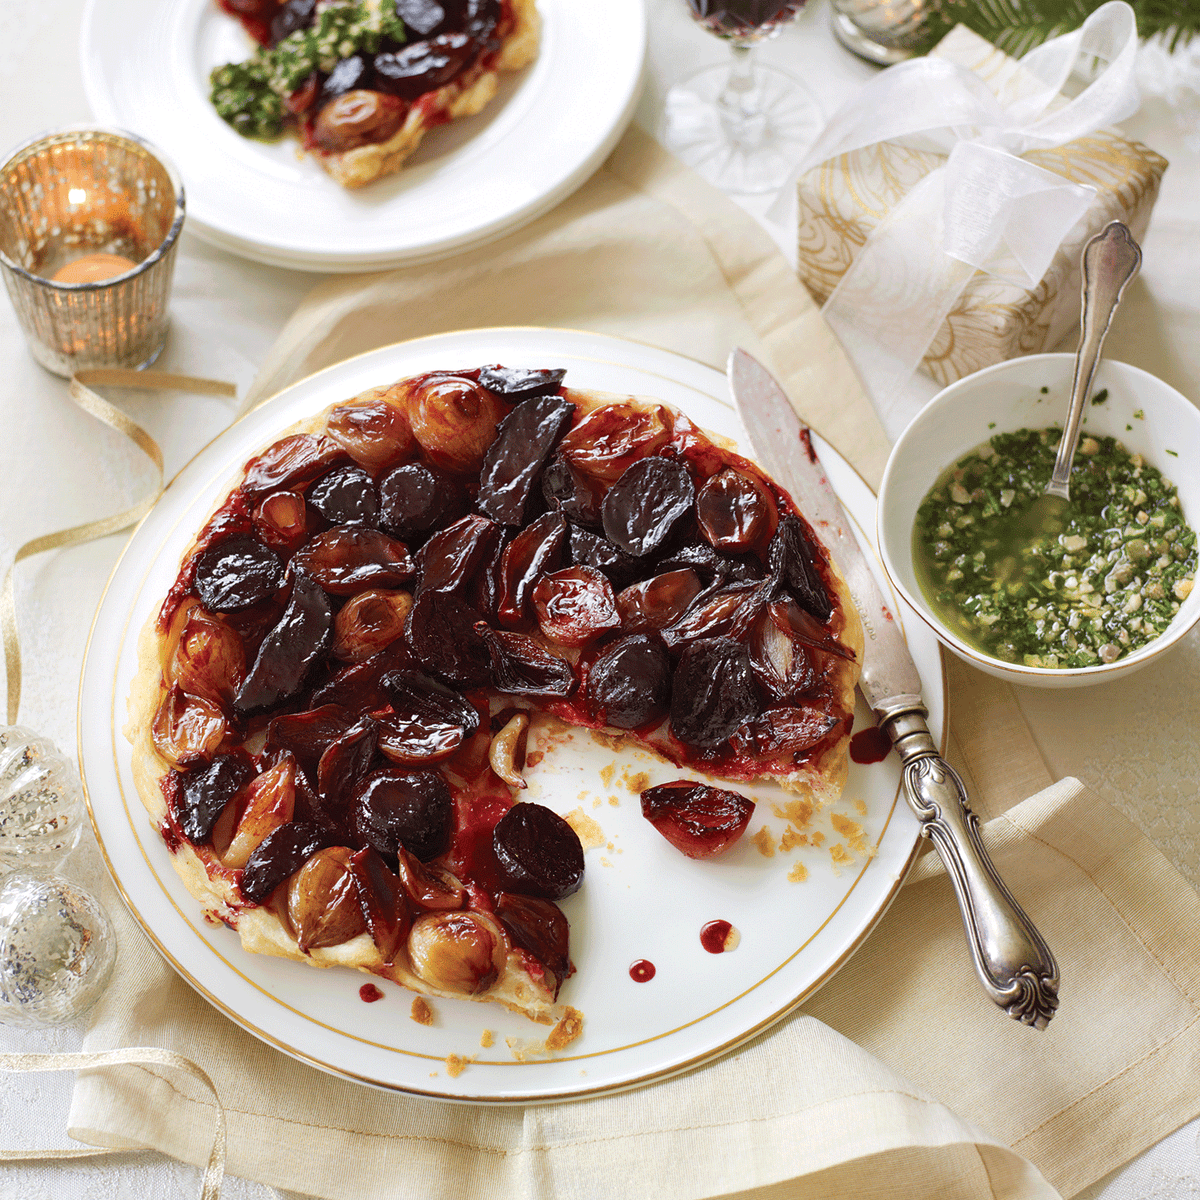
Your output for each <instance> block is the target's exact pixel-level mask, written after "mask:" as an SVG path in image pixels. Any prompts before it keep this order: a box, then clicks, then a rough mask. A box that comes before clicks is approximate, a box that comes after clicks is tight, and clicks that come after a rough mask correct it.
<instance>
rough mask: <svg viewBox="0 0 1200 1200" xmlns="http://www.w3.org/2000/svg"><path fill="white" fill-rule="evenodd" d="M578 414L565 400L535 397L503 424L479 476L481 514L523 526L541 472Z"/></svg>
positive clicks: (489, 448) (478, 500) (521, 405)
mask: <svg viewBox="0 0 1200 1200" xmlns="http://www.w3.org/2000/svg"><path fill="white" fill-rule="evenodd" d="M481 382H483V383H484V386H485V387H486V386H487V383H486V381H483V380H482V379H481ZM574 413H575V405H574V404H572V403H571V401H570V400H567V399H566V398H565V397H563V396H537V397H535V398H534V399H532V400H523V401H522V402H521V403H520V404H518V405H517V407H516V408H514V409H513V410H512V412H510V413H509V414H508V416H507V417H505V418H504V420H503V421H501V422H500V428H499V430H498V432H497V434H496V440H495V441H494V442H493V443H492V444H491V445H490V446H489V447H488V449H487V453H486V454H484V456H483V469H482V470H481V471H480V473H479V496H478V498H477V503H478V504H479V507H480V509H481V511H483V512H485V513H487V515H488V516H489V517H492V518H493V519H494V520H497V521H499V522H500V523H501V524H502V525H524V524H525V522H526V520H527V519H528V516H529V508H530V498H531V497H532V496H533V495H534V491H535V488H536V487H537V483H538V480H539V478H540V476H541V473H542V468H543V467H544V466H545V465H546V460H547V459H548V458H549V457H550V455H551V454H553V453H554V447H555V446H556V445H558V440H559V438H561V437H562V435H563V433H564V432H565V431H566V429H567V427H568V426H569V425H570V423H571V418H572V416H573V415H574Z"/></svg>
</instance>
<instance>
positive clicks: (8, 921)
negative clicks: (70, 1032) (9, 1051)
mask: <svg viewBox="0 0 1200 1200" xmlns="http://www.w3.org/2000/svg"><path fill="white" fill-rule="evenodd" d="M115 958H116V937H115V935H114V934H113V928H112V925H111V924H110V923H109V920H108V917H107V916H106V915H105V912H104V910H103V909H102V908H101V907H100V905H99V904H98V903H97V902H96V900H94V899H93V898H92V896H91V895H90V894H89V893H88V892H86V891H85V890H84V889H83V888H81V887H79V886H78V885H77V884H74V883H72V882H71V881H70V880H68V879H64V878H62V876H60V875H52V874H50V873H49V872H32V871H16V872H13V874H11V875H9V876H8V877H7V878H6V879H5V880H4V882H3V885H2V886H0V1021H3V1022H4V1023H5V1024H8V1025H22V1026H27V1027H34V1026H45V1025H62V1024H65V1023H66V1022H68V1021H73V1020H75V1019H76V1018H77V1017H80V1016H82V1015H83V1014H84V1013H85V1012H87V1010H88V1009H89V1008H91V1007H92V1005H93V1004H94V1003H95V1002H96V1001H97V1000H98V999H99V998H100V994H101V993H102V992H103V991H104V988H105V986H106V984H107V983H108V978H109V975H110V974H111V972H112V966H113V961H114V959H115Z"/></svg>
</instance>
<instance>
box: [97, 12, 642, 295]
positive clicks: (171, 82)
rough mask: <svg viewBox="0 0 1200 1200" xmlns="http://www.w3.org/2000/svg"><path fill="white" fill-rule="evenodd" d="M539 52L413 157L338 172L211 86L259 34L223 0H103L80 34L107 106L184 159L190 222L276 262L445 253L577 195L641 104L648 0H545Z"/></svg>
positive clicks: (238, 249) (339, 265)
mask: <svg viewBox="0 0 1200 1200" xmlns="http://www.w3.org/2000/svg"><path fill="white" fill-rule="evenodd" d="M537 2H538V10H539V12H540V13H541V16H542V41H541V48H540V51H539V53H538V57H537V59H536V60H535V61H534V62H533V63H531V64H530V65H529V66H528V67H526V68H525V69H524V70H522V71H517V72H514V73H512V74H505V75H503V76H502V77H501V80H500V85H499V91H498V93H497V96H496V98H495V99H494V100H493V101H492V102H491V103H490V104H489V105H488V106H487V107H486V108H485V109H484V110H483V111H482V112H481V113H479V114H477V115H476V116H474V117H467V118H464V119H463V120H459V121H454V122H452V123H450V124H449V125H445V126H440V127H438V128H437V129H433V130H431V131H430V132H429V134H428V136H427V137H426V138H425V140H424V142H423V143H422V145H421V146H420V148H419V149H418V150H417V151H416V153H415V154H414V155H413V156H412V158H411V159H409V161H408V163H407V164H406V165H405V167H404V169H403V170H401V171H400V172H398V173H397V174H395V175H391V176H388V177H387V178H385V179H380V180H377V181H376V182H375V183H372V184H370V185H368V186H367V187H365V188H360V189H358V190H355V191H348V190H347V189H345V188H343V187H342V186H341V185H340V184H338V183H335V182H334V180H333V179H331V178H330V177H329V176H328V175H326V174H325V172H324V171H323V170H322V169H321V168H320V167H319V166H318V165H317V164H316V162H315V161H314V160H313V159H312V158H311V157H308V156H305V155H303V154H301V153H300V150H299V147H300V143H299V141H298V140H297V138H296V137H294V136H288V135H285V136H284V137H282V138H280V139H279V140H278V141H276V142H261V141H256V140H254V139H252V138H244V137H242V136H241V135H240V134H238V133H235V132H234V130H233V129H232V128H231V127H230V126H229V125H227V124H226V123H225V122H224V121H223V120H222V119H221V118H220V117H219V116H218V115H217V113H216V110H215V109H214V108H213V106H212V103H211V102H210V100H209V83H208V77H209V74H210V72H211V71H212V69H213V68H214V67H217V66H220V65H221V64H223V63H227V62H241V61H243V60H245V59H246V58H248V57H249V56H250V54H251V52H252V50H253V49H254V43H253V41H252V40H251V39H250V37H249V36H248V35H247V34H246V32H245V31H244V30H243V28H242V26H241V24H240V23H239V22H238V21H237V20H236V19H235V18H234V17H231V16H229V15H227V14H226V13H224V12H222V11H221V9H220V8H218V6H217V3H216V0H88V2H87V6H86V8H85V10H84V15H83V27H82V33H81V37H80V64H81V69H82V73H83V83H84V90H85V92H86V94H87V98H88V103H89V105H90V106H91V109H92V112H93V114H94V115H95V117H96V118H97V120H99V121H101V122H103V123H105V124H109V125H116V126H119V127H120V128H122V129H129V130H132V131H133V132H134V133H137V134H140V135H141V136H142V137H145V138H148V139H149V140H150V141H151V142H153V143H154V144H155V145H156V146H159V147H160V148H161V149H162V150H163V151H165V152H166V154H168V155H169V156H170V157H171V159H172V160H173V161H174V163H175V165H176V167H178V169H179V173H180V175H181V176H182V178H183V184H184V187H185V189H186V191H187V205H188V214H187V227H188V229H190V230H191V231H192V232H193V233H196V234H199V235H200V236H201V237H203V238H204V239H205V240H206V241H210V242H212V243H214V244H216V245H218V246H220V247H222V248H223V249H225V250H230V251H232V252H233V253H235V254H240V255H243V256H244V257H246V258H251V259H255V260H256V261H258V262H265V263H269V264H271V265H273V266H282V267H296V268H300V269H302V270H311V271H365V270H372V269H376V268H380V267H386V266H394V265H399V264H410V263H416V262H424V261H429V260H431V259H436V258H440V257H442V256H443V255H447V254H453V253H456V252H458V251H460V250H465V249H468V248H471V247H474V246H478V245H482V244H483V243H485V242H487V241H490V240H491V239H493V238H496V237H500V236H501V235H502V234H505V233H508V232H511V231H512V230H513V229H516V228H517V227H519V226H520V225H523V224H525V223H526V222H527V221H531V220H533V218H534V217H536V216H538V215H539V214H541V213H543V212H547V211H549V209H551V208H552V207H553V206H554V205H556V204H558V203H559V202H560V201H561V200H563V199H565V198H566V197H567V196H569V195H570V194H571V192H573V191H574V190H575V189H576V188H577V187H579V186H580V184H582V183H583V182H584V181H585V180H586V179H587V178H588V177H589V176H590V175H591V173H592V172H593V171H594V170H595V169H596V168H597V167H598V166H599V165H600V163H601V162H603V161H604V159H605V157H606V156H607V155H608V153H609V151H610V150H611V149H612V147H613V146H614V145H615V144H616V141H617V139H618V138H619V137H620V136H621V133H622V132H623V130H624V129H625V126H626V125H627V124H628V122H629V119H630V117H631V116H632V115H633V108H634V105H635V104H636V102H637V98H638V94H639V92H640V88H641V78H642V65H643V61H644V59H645V52H646V15H645V8H644V0H607V2H606V3H605V4H603V5H598V4H580V3H578V0H537Z"/></svg>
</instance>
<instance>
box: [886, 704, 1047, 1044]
mask: <svg viewBox="0 0 1200 1200" xmlns="http://www.w3.org/2000/svg"><path fill="white" fill-rule="evenodd" d="M927 715H928V712H927V710H926V708H925V707H924V705H922V704H921V701H920V697H918V696H907V697H896V698H895V700H894V701H892V702H891V703H889V704H888V705H887V711H883V710H879V718H880V720H879V723H880V727H881V728H882V729H883V730H884V731H885V732H886V733H887V735H888V736H889V737H890V738H891V739H892V743H893V745H894V746H895V747H896V752H897V753H898V754H899V755H900V760H901V762H902V763H903V766H904V791H905V795H906V797H907V799H908V803H909V807H910V808H911V809H912V810H913V812H914V813H916V815H917V817H918V819H919V820H920V822H921V833H922V836H924V837H927V838H930V839H931V840H932V841H933V844H934V846H935V847H937V851H938V853H939V854H940V855H941V858H942V862H943V863H944V864H945V867H946V871H947V872H948V873H949V875H950V880H951V882H952V883H953V884H954V892H955V895H956V896H957V897H958V907H959V911H960V912H961V914H962V920H963V926H964V927H965V929H966V933H967V942H968V945H969V946H970V949H971V958H972V960H973V961H974V963H975V971H976V973H977V974H978V976H979V979H980V982H981V983H982V984H983V987H984V990H985V991H986V992H987V993H988V995H989V996H991V998H992V999H993V1000H994V1001H995V1002H996V1003H997V1004H998V1005H1000V1007H1001V1008H1003V1009H1004V1010H1005V1012H1007V1013H1008V1015H1009V1016H1010V1017H1012V1018H1013V1019H1014V1020H1016V1021H1021V1022H1023V1023H1024V1024H1026V1025H1032V1026H1034V1027H1035V1028H1036V1029H1045V1028H1046V1026H1047V1025H1048V1024H1049V1022H1050V1018H1051V1017H1053V1016H1054V1013H1055V1010H1056V1009H1057V1008H1058V964H1057V963H1056V962H1055V961H1054V955H1053V954H1051V953H1050V947H1049V946H1047V945H1046V942H1045V940H1044V939H1043V938H1042V935H1041V934H1040V933H1038V931H1037V929H1036V928H1035V927H1034V924H1033V922H1032V921H1031V920H1030V919H1029V917H1028V916H1026V914H1025V912H1024V910H1023V909H1022V908H1021V906H1020V905H1019V904H1018V903H1017V902H1016V900H1014V899H1013V895H1012V893H1011V892H1010V891H1009V890H1008V888H1007V887H1006V886H1005V884H1004V881H1003V880H1002V879H1001V878H1000V876H999V874H997V872H996V868H995V867H994V866H993V865H992V860H991V859H990V858H989V857H988V853H987V851H986V850H985V849H984V846H983V840H982V838H981V837H980V834H979V821H978V819H977V818H976V816H975V814H974V813H973V812H972V811H971V809H970V806H969V805H968V803H967V793H966V789H965V788H964V787H963V783H962V780H961V779H960V778H959V777H958V774H957V773H956V772H955V770H954V768H953V767H951V766H950V764H949V763H947V762H946V761H945V759H943V758H942V757H941V755H940V754H938V751H937V746H936V745H935V744H934V741H933V737H932V736H931V735H930V733H929V728H928V726H927V725H926V724H925V717H926V716H927Z"/></svg>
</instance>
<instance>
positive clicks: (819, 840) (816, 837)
mask: <svg viewBox="0 0 1200 1200" xmlns="http://www.w3.org/2000/svg"><path fill="white" fill-rule="evenodd" d="M809 840H810V841H811V842H812V844H813V845H814V846H823V845H825V835H824V833H822V832H821V830H819V829H818V830H817V831H816V833H814V834H813V835H812V837H811V838H810V839H809Z"/></svg>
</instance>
